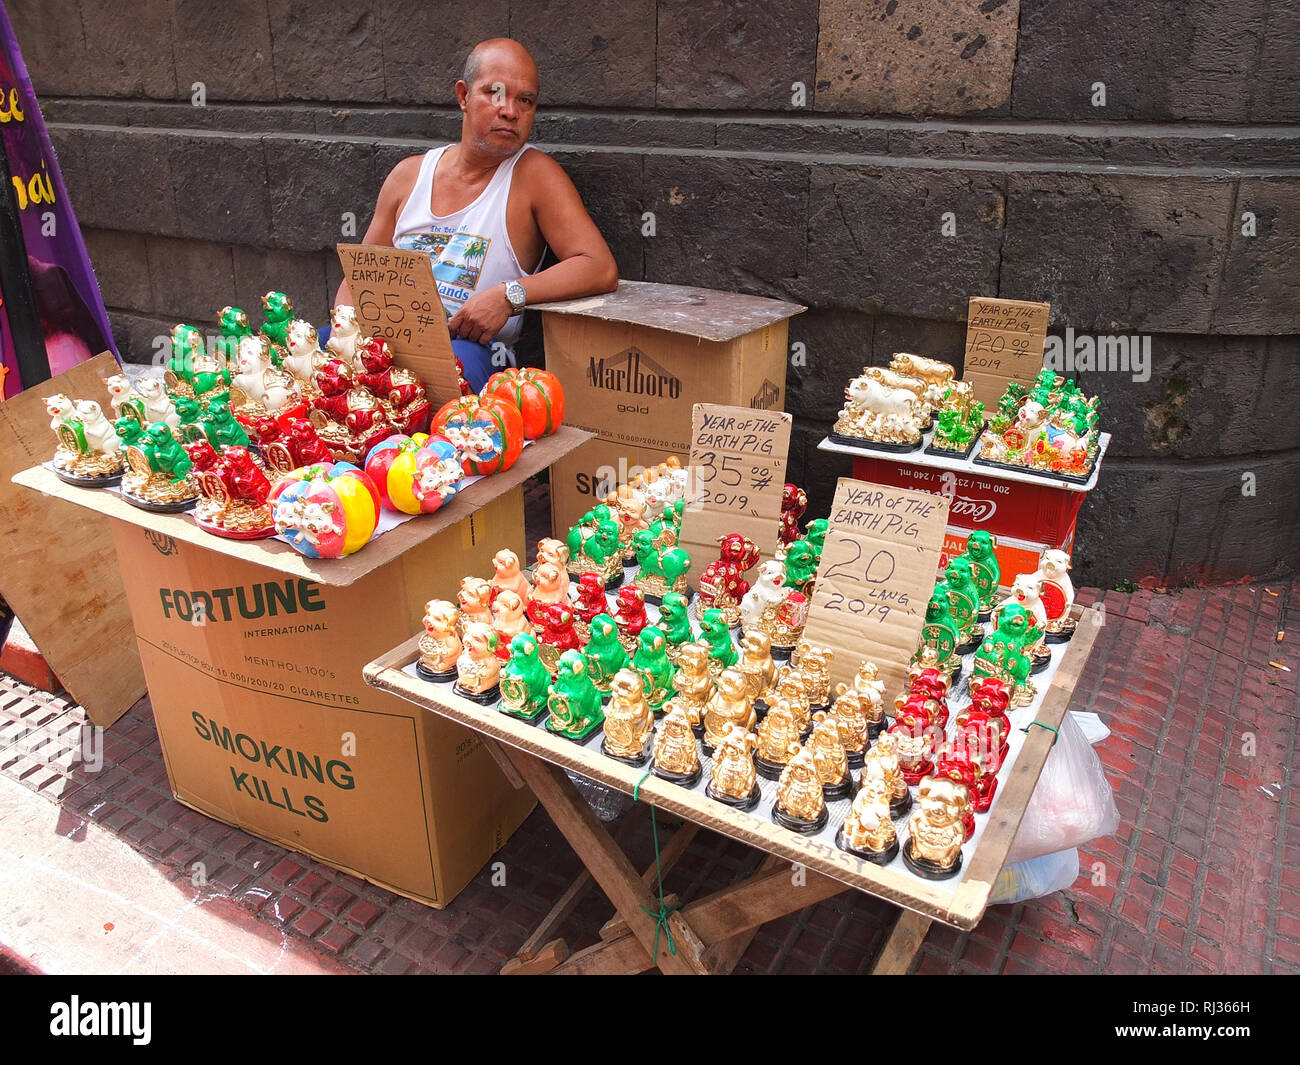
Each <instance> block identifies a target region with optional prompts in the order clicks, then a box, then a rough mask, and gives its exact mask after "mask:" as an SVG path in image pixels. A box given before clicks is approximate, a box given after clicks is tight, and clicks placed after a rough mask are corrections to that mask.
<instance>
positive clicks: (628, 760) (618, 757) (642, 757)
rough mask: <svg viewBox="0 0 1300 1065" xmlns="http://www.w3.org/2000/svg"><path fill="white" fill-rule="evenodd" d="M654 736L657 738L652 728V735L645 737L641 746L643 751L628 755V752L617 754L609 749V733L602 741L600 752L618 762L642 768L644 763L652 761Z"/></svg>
mask: <svg viewBox="0 0 1300 1065" xmlns="http://www.w3.org/2000/svg"><path fill="white" fill-rule="evenodd" d="M654 738H655V734H654V731H653V730H651V732H650V735H648V736H647V737H646V738H645V744H644V745H643V746H642V747H641V753H640V754H634V755H626V754H615V753H614V752H613V751H611V750H610V749H609V736H608V735H607V736H606V737H605V738H604V739H603V740H601V741H600V753H601V754H603V755H604V756H605V757H606V758H612V759H614V761H616V762H622V763H623V764H624V765H630V766H633V767H634V768H636V769H640V768H641V767H642V766H643V765H645V764H646V762H648V761H650V748H651V747H652V746H653V745H654Z"/></svg>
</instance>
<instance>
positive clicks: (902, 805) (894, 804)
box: [889, 789, 912, 821]
mask: <svg viewBox="0 0 1300 1065" xmlns="http://www.w3.org/2000/svg"><path fill="white" fill-rule="evenodd" d="M911 809H912V792H911V790H910V789H909V790H908V792H907V793H906V794H905V795H904V796H903V797H902V798H901V799H890V800H889V816H890V817H891V818H893V819H894V820H895V821H897V820H898V819H899V818H900V817H902V816H904V815H905V814H907V813H909V812H910V811H911Z"/></svg>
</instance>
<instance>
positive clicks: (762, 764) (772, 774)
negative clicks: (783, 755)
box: [754, 754, 785, 780]
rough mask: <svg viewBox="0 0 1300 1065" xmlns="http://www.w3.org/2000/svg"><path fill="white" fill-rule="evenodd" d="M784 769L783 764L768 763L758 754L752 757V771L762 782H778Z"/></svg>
mask: <svg viewBox="0 0 1300 1065" xmlns="http://www.w3.org/2000/svg"><path fill="white" fill-rule="evenodd" d="M784 768H785V763H784V762H780V763H778V762H769V761H768V760H767V759H766V758H764V757H763V756H762V755H760V754H756V755H754V770H755V771H756V772H757V773H758V775H759V776H760V777H762V778H763V779H764V780H780V779H781V770H783V769H784Z"/></svg>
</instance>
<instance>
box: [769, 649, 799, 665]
mask: <svg viewBox="0 0 1300 1065" xmlns="http://www.w3.org/2000/svg"><path fill="white" fill-rule="evenodd" d="M792 654H794V648H793V647H777V646H775V645H774V646H773V647H772V660H773V661H774V662H789V661H790V656H791V655H792Z"/></svg>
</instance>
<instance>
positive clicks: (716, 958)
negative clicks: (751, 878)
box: [704, 854, 786, 973]
mask: <svg viewBox="0 0 1300 1065" xmlns="http://www.w3.org/2000/svg"><path fill="white" fill-rule="evenodd" d="M785 864H786V863H785V861H784V860H783V859H781V858H778V857H777V856H776V855H775V854H768V855H766V856H765V857H764V858H763V860H762V861H761V862H760V863H759V866H758V869H757V871H756V873H755V875H762V874H763V873H769V872H771V871H772V870H773V869H778V868H780V867H781V866H784V865H785ZM758 929H759V926H758V925H755V926H754V927H753V928H747V929H745V930H744V931H742V932H739V933H737V934H736V935H734V936H729V937H728V938H727V939H724V940H722V941H721V942H720V943H711V944H710V945H709V946H708V948H707V949H706V950H705V951H704V960H705V962H706V963H707V964H708V965H709V968H710V969H711V970H713V971H714V972H722V973H730V972H732V971H733V970H734V969H735V968H736V965H737V964H738V963H739V962H740V959H741V958H743V957H744V956H745V951H747V950H748V949H749V945H750V943H752V942H753V941H754V936H756V935H757V934H758Z"/></svg>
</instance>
